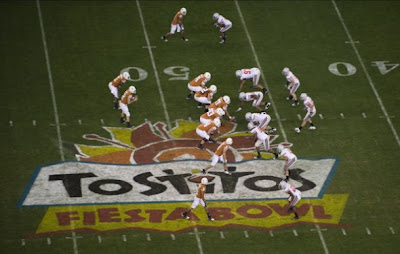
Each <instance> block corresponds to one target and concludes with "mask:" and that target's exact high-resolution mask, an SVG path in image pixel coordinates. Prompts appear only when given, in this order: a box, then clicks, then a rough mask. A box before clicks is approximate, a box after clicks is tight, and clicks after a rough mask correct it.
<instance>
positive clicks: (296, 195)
mask: <svg viewBox="0 0 400 254" xmlns="http://www.w3.org/2000/svg"><path fill="white" fill-rule="evenodd" d="M278 188H279V189H281V190H284V191H285V192H286V193H287V194H289V198H288V201H289V209H288V211H287V212H293V213H294V217H293V218H292V220H298V219H299V214H298V213H297V211H296V204H297V203H298V202H299V201H300V199H301V192H300V191H299V190H298V189H296V188H294V187H293V186H292V185H290V184H289V183H287V182H285V181H281V182H280V183H279V185H278Z"/></svg>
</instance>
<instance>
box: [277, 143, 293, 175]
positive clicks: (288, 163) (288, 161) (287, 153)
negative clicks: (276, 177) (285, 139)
mask: <svg viewBox="0 0 400 254" xmlns="http://www.w3.org/2000/svg"><path fill="white" fill-rule="evenodd" d="M277 150H278V153H279V156H282V157H283V158H285V166H283V174H284V175H285V181H286V182H287V181H289V175H290V169H291V168H292V166H293V165H294V163H295V162H296V161H297V156H296V155H295V154H294V153H293V152H292V151H291V150H290V149H289V148H285V147H284V146H283V145H282V144H279V145H278V148H277Z"/></svg>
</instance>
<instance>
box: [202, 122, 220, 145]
mask: <svg viewBox="0 0 400 254" xmlns="http://www.w3.org/2000/svg"><path fill="white" fill-rule="evenodd" d="M219 127H221V120H219V118H215V119H214V120H213V121H212V122H210V123H207V124H203V123H202V124H200V125H199V126H197V128H196V133H197V135H199V136H200V137H201V138H202V140H201V141H200V144H199V145H198V146H197V148H199V149H201V150H203V149H204V146H203V145H204V143H205V142H206V141H211V142H213V143H215V140H214V139H212V137H211V136H212V135H213V134H214V132H216V131H218V128H219Z"/></svg>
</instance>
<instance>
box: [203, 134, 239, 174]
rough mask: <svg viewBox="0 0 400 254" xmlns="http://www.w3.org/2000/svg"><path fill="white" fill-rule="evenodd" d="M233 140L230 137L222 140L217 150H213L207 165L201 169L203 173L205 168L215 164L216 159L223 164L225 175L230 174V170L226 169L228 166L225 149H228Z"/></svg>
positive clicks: (207, 168)
mask: <svg viewBox="0 0 400 254" xmlns="http://www.w3.org/2000/svg"><path fill="white" fill-rule="evenodd" d="M232 143H233V140H232V139H231V138H227V139H226V140H225V141H224V142H222V143H221V144H220V145H219V146H218V148H217V150H216V151H215V153H214V155H213V157H212V159H211V164H210V165H208V166H207V167H206V168H205V169H203V174H205V173H207V170H209V169H210V168H212V167H214V166H215V165H217V163H218V161H221V162H222V163H223V166H224V173H225V174H227V175H231V172H229V171H228V166H227V165H226V163H227V162H228V161H227V159H226V151H228V149H229V147H230V146H231V145H232Z"/></svg>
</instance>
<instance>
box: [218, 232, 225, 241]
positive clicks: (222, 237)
mask: <svg viewBox="0 0 400 254" xmlns="http://www.w3.org/2000/svg"><path fill="white" fill-rule="evenodd" d="M219 234H220V236H221V239H225V235H224V232H222V231H219Z"/></svg>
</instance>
